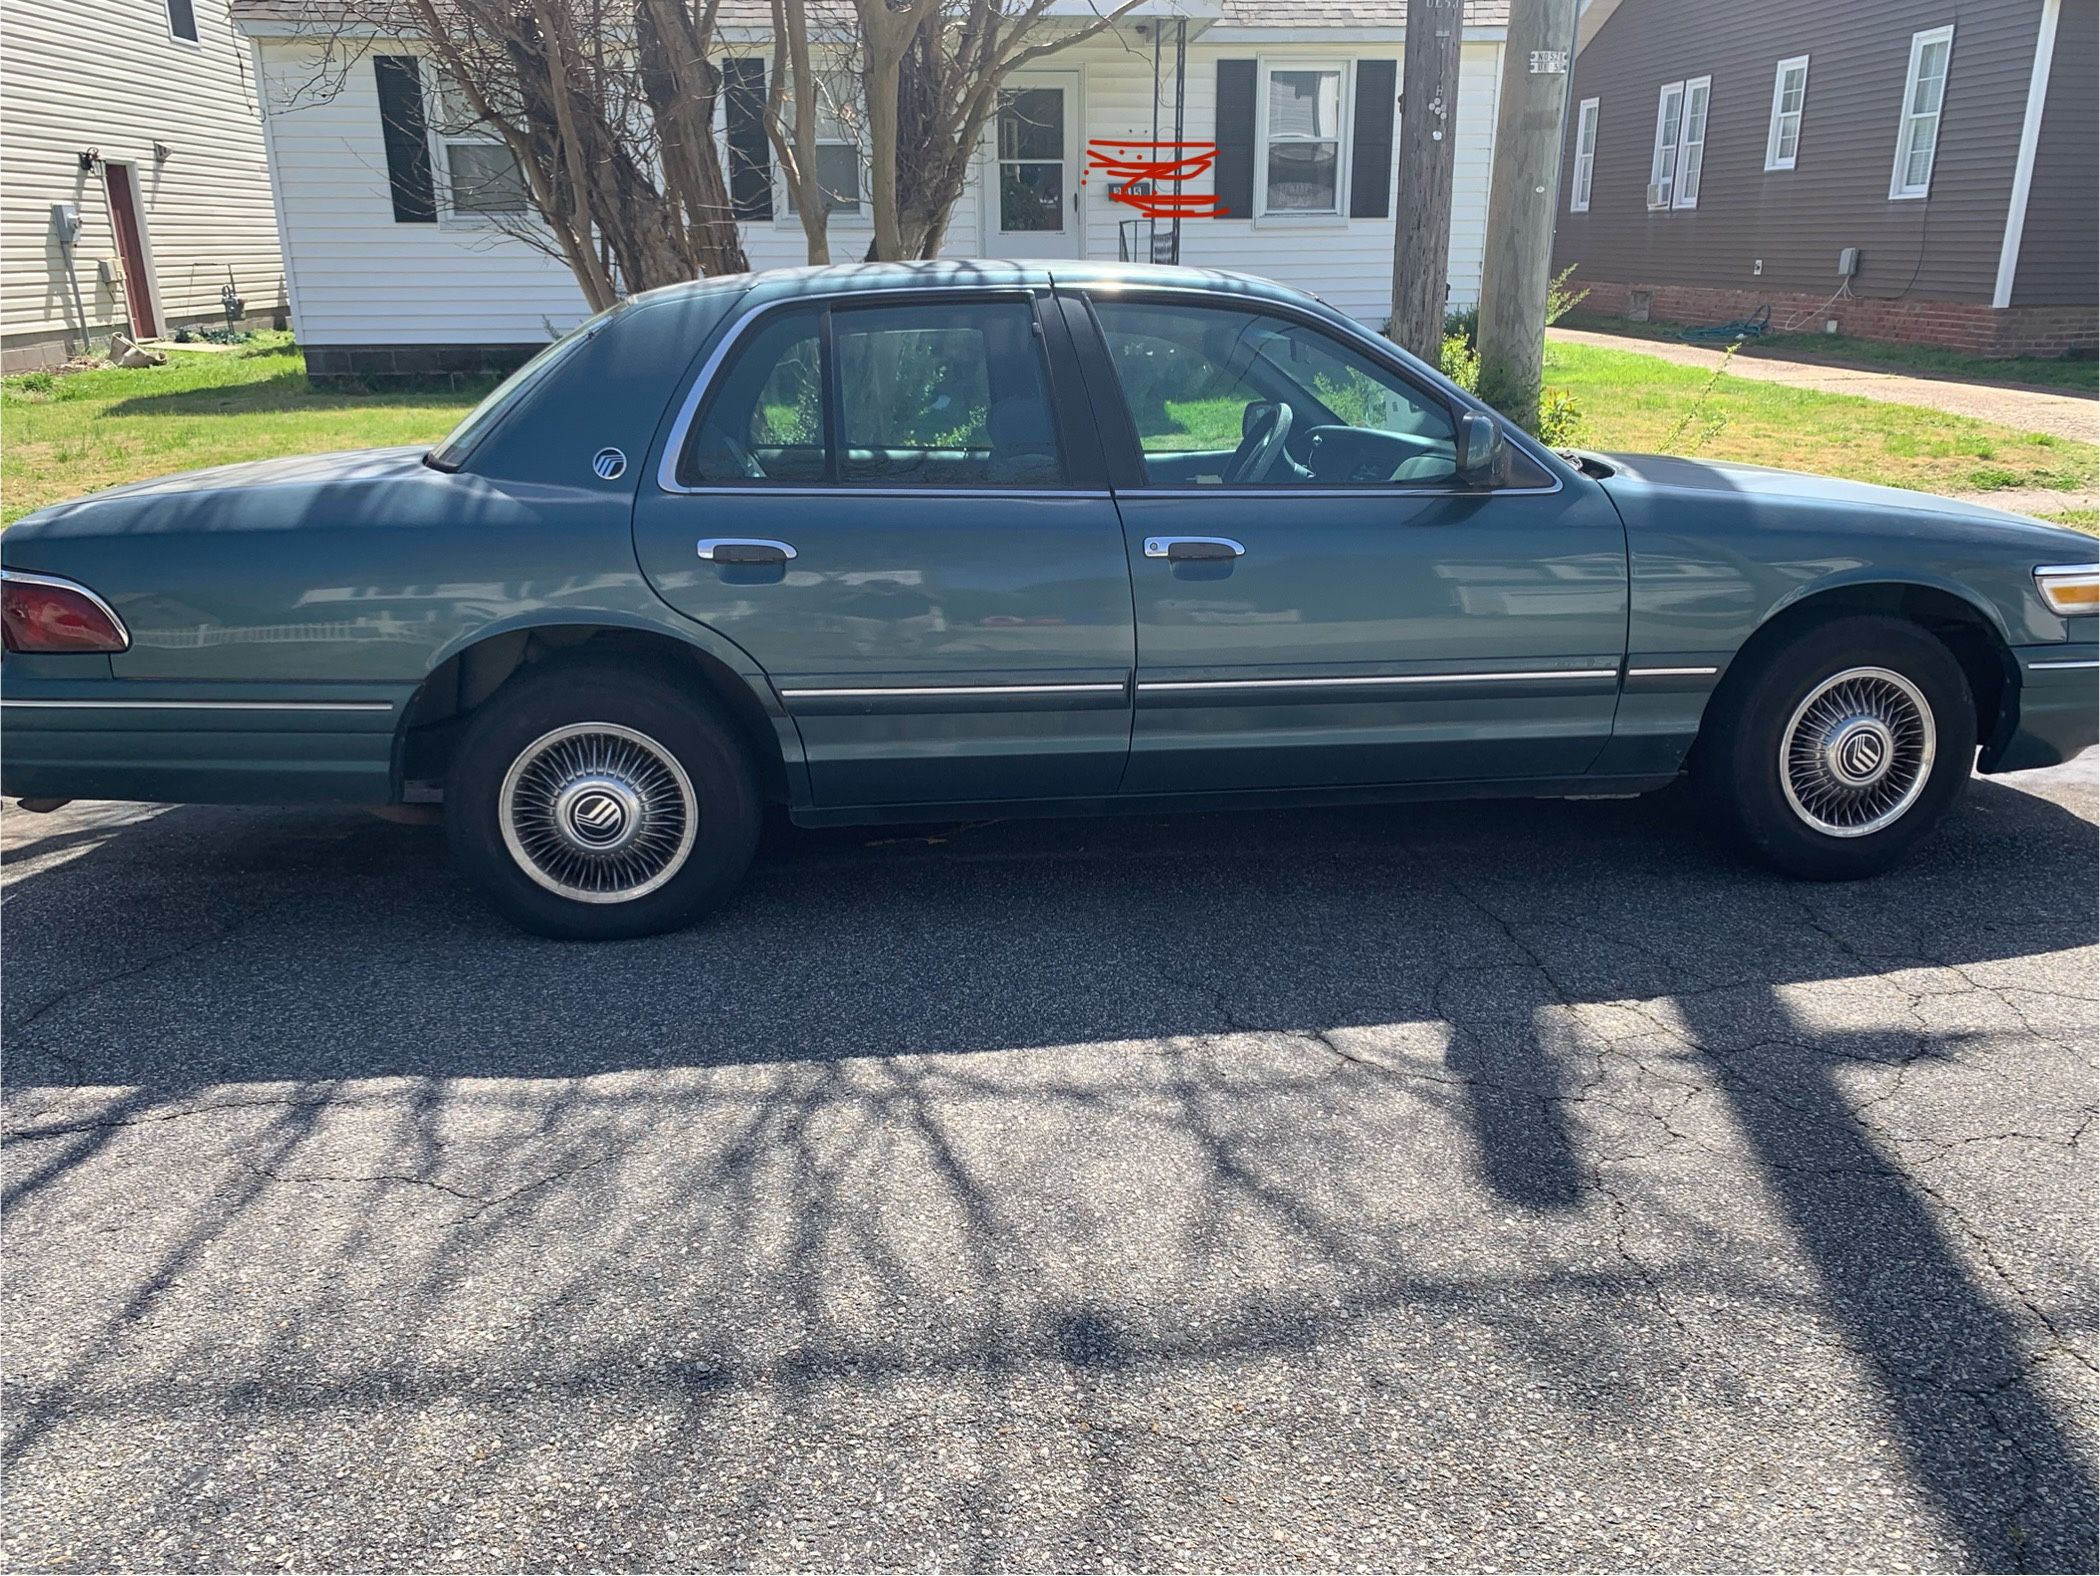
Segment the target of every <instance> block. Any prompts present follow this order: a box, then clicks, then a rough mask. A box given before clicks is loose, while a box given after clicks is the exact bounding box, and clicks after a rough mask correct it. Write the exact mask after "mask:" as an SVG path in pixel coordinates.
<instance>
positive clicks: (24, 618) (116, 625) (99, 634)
mask: <svg viewBox="0 0 2100 1576" xmlns="http://www.w3.org/2000/svg"><path fill="white" fill-rule="evenodd" d="M0 637H4V639H5V642H6V647H7V649H8V650H9V651H19V652H23V653H25V654H27V653H32V652H34V653H38V654H41V655H46V656H60V655H65V654H68V653H73V652H90V651H122V650H124V649H125V648H126V647H128V646H129V645H130V644H131V636H130V635H128V634H127V633H125V630H124V621H123V620H122V619H120V618H118V617H117V615H116V613H115V612H114V611H112V610H111V608H110V605H109V604H108V603H107V602H105V601H103V600H102V598H100V597H99V596H97V595H95V593H94V592H92V591H90V590H89V589H88V588H87V587H86V586H82V585H75V584H74V583H73V582H72V581H70V580H60V579H58V578H56V577H55V576H52V575H31V574H24V573H23V572H22V571H20V570H15V569H11V570H8V571H6V572H5V573H0Z"/></svg>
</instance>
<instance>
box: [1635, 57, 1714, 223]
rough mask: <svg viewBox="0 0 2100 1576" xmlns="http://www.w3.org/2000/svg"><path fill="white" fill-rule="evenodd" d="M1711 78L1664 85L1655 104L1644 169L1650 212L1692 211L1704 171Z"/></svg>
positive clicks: (1712, 80)
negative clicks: (1652, 133) (1652, 139)
mask: <svg viewBox="0 0 2100 1576" xmlns="http://www.w3.org/2000/svg"><path fill="white" fill-rule="evenodd" d="M1713 84H1714V79H1713V78H1712V77H1693V78H1692V79H1691V80H1690V81H1687V82H1665V83H1664V84H1663V85H1662V91H1661V93H1660V94H1658V95H1657V97H1656V101H1655V155H1654V157H1653V158H1652V159H1651V160H1650V161H1649V165H1648V187H1649V191H1648V206H1649V207H1650V208H1656V209H1660V208H1696V207H1698V206H1699V177H1700V174H1701V172H1702V171H1703V170H1704V169H1705V167H1706V113H1707V108H1708V104H1709V102H1710V100H1711V99H1712V97H1713Z"/></svg>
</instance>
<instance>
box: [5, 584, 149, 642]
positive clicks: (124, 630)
mask: <svg viewBox="0 0 2100 1576" xmlns="http://www.w3.org/2000/svg"><path fill="white" fill-rule="evenodd" d="M0 580H19V581H21V582H22V584H24V585H25V586H50V587H51V588H52V589H53V590H54V591H72V592H75V593H77V594H78V595H80V596H84V597H86V598H87V599H88V600H89V601H90V602H92V603H94V605H95V610H96V611H97V612H99V613H100V614H101V615H102V616H103V617H104V618H106V619H108V620H109V621H110V623H111V625H112V626H114V627H115V629H116V632H117V634H118V635H119V636H121V637H122V638H123V641H124V644H123V645H121V646H119V647H118V648H117V650H118V651H129V650H130V649H131V630H130V629H129V628H128V627H127V626H126V625H125V623H124V620H123V619H121V618H119V617H118V616H117V610H116V609H115V608H113V607H111V606H110V605H109V604H108V603H107V602H105V601H103V599H102V598H101V596H100V595H99V594H98V593H96V592H95V591H93V590H91V589H89V588H88V587H87V586H84V585H82V584H81V583H80V582H79V581H78V580H68V579H67V578H66V577H65V576H64V575H40V574H33V573H31V572H30V571H29V570H26V569H0ZM20 654H21V655H24V656H27V655H31V653H28V652H23V653H20ZM77 654H78V655H83V656H90V655H94V653H92V652H82V653H77ZM36 655H52V653H48V652H42V653H36ZM102 655H104V656H107V655H110V653H108V652H104V653H102Z"/></svg>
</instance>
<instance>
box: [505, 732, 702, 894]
mask: <svg viewBox="0 0 2100 1576" xmlns="http://www.w3.org/2000/svg"><path fill="white" fill-rule="evenodd" d="M497 819H498V822H499V824H500V825H501V828H502V832H503V843H504V846H505V847H506V848H508V849H509V850H510V855H511V858H513V859H515V860H516V861H517V862H518V867H519V868H520V869H521V870H523V871H524V872H525V873H526V874H527V875H528V876H530V877H532V879H533V880H534V881H536V882H538V883H539V884H540V885H541V886H543V887H545V888H546V889H547V890H548V891H550V892H555V893H559V894H560V895H561V896H563V897H566V898H573V899H574V900H576V901H577V902H579V903H627V902H632V901H633V900H634V899H636V898H638V897H642V896H645V895H646V894H648V893H650V892H654V891H655V890H656V889H657V888H658V887H660V886H662V885H663V884H664V883H665V882H666V881H668V880H670V879H671V877H673V876H674V875H676V874H677V873H678V871H679V870H680V868H681V867H682V866H683V865H684V864H685V861H686V857H687V855H689V854H690V853H691V852H692V851H693V839H694V837H695V836H696V835H697V834H698V832H699V825H700V807H699V803H698V801H697V800H696V798H695V797H694V794H693V784H692V779H691V778H689V777H688V776H687V775H686V772H685V768H684V767H682V766H680V765H679V764H678V759H677V757H676V756H674V755H672V754H671V752H670V751H669V750H667V749H665V748H664V747H663V746H662V745H661V744H658V743H657V742H656V741H655V740H654V739H652V738H650V737H649V736H648V735H647V734H645V733H638V732H636V731H635V730H634V729H632V728H625V727H622V726H620V725H619V724H618V723H612V722H579V723H574V724H571V725H570V726H568V727H565V728H556V729H555V730H554V731H553V732H552V733H547V734H542V735H541V736H540V737H539V738H537V739H535V740H533V742H532V743H531V744H529V745H527V746H526V747H525V748H524V750H522V751H521V752H520V753H519V755H518V758H517V759H516V760H515V761H513V762H512V763H511V767H510V770H509V771H508V772H507V773H505V774H504V778H503V787H502V790H501V792H500V795H499V798H498V804H497Z"/></svg>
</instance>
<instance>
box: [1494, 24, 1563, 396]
mask: <svg viewBox="0 0 2100 1576" xmlns="http://www.w3.org/2000/svg"><path fill="white" fill-rule="evenodd" d="M1574 40H1575V0H1512V3H1511V5H1510V8H1509V36H1508V39H1507V41H1506V42H1505V43H1504V45H1503V51H1502V95H1501V103H1500V105H1499V106H1498V108H1497V111H1496V116H1495V179H1494V184H1493V185H1492V187H1491V188H1490V189H1489V191H1488V222H1487V256H1486V258H1485V260H1484V262H1483V264H1482V267H1481V271H1480V397H1481V398H1482V399H1484V400H1486V401H1487V402H1488V403H1489V404H1490V405H1493V406H1494V407H1495V408H1496V409H1497V410H1499V411H1501V412H1502V413H1503V414H1504V415H1505V416H1507V417H1509V419H1510V420H1511V421H1514V422H1515V423H1516V424H1517V425H1518V426H1520V427H1522V428H1523V429H1524V430H1525V431H1526V432H1537V431H1538V425H1539V381H1540V378H1541V376H1542V375H1543V371H1544V366H1545V355H1546V292H1547V289H1548V287H1549V286H1550V285H1551V283H1552V279H1553V212H1554V207H1555V204H1556V199H1557V196H1558V193H1559V190H1560V145H1561V140H1562V132H1563V127H1564V124H1565V115H1566V110H1567V102H1568V66H1569V64H1570V61H1569V59H1568V57H1569V55H1570V53H1571V46H1572V45H1573V43H1574ZM1555 55H1558V56H1559V57H1560V67H1561V69H1560V70H1559V71H1544V70H1534V69H1533V65H1534V64H1535V63H1536V64H1539V65H1544V64H1547V63H1549V62H1550V61H1551V59H1552V57H1553V56H1555Z"/></svg>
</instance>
